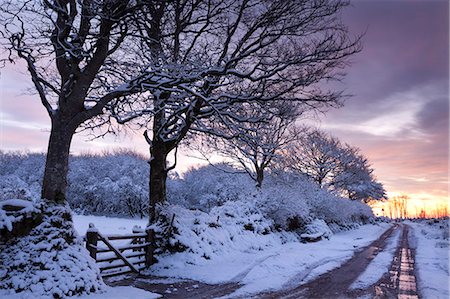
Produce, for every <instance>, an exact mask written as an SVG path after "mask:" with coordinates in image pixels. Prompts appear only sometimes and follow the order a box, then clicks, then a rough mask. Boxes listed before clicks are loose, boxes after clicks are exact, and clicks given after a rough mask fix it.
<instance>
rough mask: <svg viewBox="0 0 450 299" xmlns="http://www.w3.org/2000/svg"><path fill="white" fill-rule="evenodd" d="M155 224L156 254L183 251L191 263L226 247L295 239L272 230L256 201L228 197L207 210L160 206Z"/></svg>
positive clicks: (254, 247)
mask: <svg viewBox="0 0 450 299" xmlns="http://www.w3.org/2000/svg"><path fill="white" fill-rule="evenodd" d="M159 211H160V212H159V221H158V222H157V223H156V224H155V225H154V228H155V231H156V232H157V239H158V243H159V246H157V247H158V248H159V249H160V251H159V252H157V253H158V254H166V253H175V252H184V253H185V254H187V255H189V259H190V261H191V262H192V263H197V262H198V259H210V258H213V257H220V255H221V254H222V253H224V252H228V251H234V250H238V251H249V250H261V249H262V247H266V246H271V245H273V244H274V243H281V242H286V241H287V240H291V241H294V240H297V237H296V235H295V234H293V233H284V234H283V233H276V234H274V233H272V232H273V225H274V223H273V221H271V220H270V219H268V218H267V217H265V215H264V213H263V212H262V211H261V210H260V209H259V208H258V207H257V205H256V203H255V201H252V200H250V201H248V200H247V201H234V202H233V201H228V202H226V203H225V204H224V205H222V206H218V207H214V208H213V209H211V211H210V212H209V213H206V212H202V211H200V210H189V209H186V208H184V207H181V206H177V205H164V206H160V209H159Z"/></svg>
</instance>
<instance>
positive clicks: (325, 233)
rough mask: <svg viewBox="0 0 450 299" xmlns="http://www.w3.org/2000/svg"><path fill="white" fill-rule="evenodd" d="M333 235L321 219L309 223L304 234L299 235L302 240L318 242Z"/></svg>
mask: <svg viewBox="0 0 450 299" xmlns="http://www.w3.org/2000/svg"><path fill="white" fill-rule="evenodd" d="M332 235H333V232H332V231H331V229H330V228H329V227H328V225H327V224H326V223H325V221H323V220H321V219H314V220H313V221H312V222H311V223H308V224H307V225H306V227H305V232H304V233H303V234H301V235H300V237H301V238H302V239H303V240H319V239H329V238H330V237H331V236H332Z"/></svg>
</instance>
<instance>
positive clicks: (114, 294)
mask: <svg viewBox="0 0 450 299" xmlns="http://www.w3.org/2000/svg"><path fill="white" fill-rule="evenodd" d="M160 297H161V295H159V294H155V293H151V292H147V291H144V290H141V289H138V288H133V287H113V288H112V287H108V286H106V287H104V289H103V291H102V292H101V293H95V294H89V295H82V296H77V297H74V298H76V299H125V298H139V299H155V298H160ZM0 298H5V299H6V298H8V299H33V298H36V296H35V295H33V294H32V293H29V292H24V293H20V294H10V293H5V292H4V293H2V292H1V291H0ZM39 298H45V297H39ZM49 298H53V297H49Z"/></svg>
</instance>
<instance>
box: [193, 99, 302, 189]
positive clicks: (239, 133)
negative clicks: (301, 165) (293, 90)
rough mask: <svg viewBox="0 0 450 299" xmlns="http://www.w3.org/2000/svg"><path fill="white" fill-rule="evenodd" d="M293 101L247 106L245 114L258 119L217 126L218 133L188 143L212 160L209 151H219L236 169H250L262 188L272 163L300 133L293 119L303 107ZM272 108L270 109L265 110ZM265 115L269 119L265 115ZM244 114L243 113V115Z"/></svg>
mask: <svg viewBox="0 0 450 299" xmlns="http://www.w3.org/2000/svg"><path fill="white" fill-rule="evenodd" d="M297 106H298V105H296V104H295V103H293V102H281V103H275V105H272V107H265V108H266V109H264V110H262V111H261V109H259V110H258V109H251V108H250V109H247V110H250V111H241V114H246V115H245V118H248V119H257V120H258V121H256V122H252V121H249V122H245V123H243V124H240V125H234V126H223V125H222V124H220V123H218V124H216V125H215V126H214V125H213V124H211V126H214V130H215V132H220V134H216V135H219V136H229V138H223V137H218V136H216V135H206V134H203V135H202V136H200V138H199V140H197V141H194V142H190V143H189V147H190V148H192V149H194V150H196V151H198V152H200V153H201V155H202V156H203V157H205V158H206V159H207V160H208V161H210V155H220V156H222V157H224V158H225V159H227V160H228V161H230V162H231V163H232V164H233V166H234V167H235V168H236V169H239V170H242V171H244V172H245V173H247V174H248V175H249V176H250V178H251V179H252V180H254V181H255V182H256V186H257V187H258V188H261V186H262V183H263V180H264V172H265V170H266V169H267V168H268V167H270V165H271V164H272V162H273V161H274V160H275V158H276V157H277V156H278V155H279V154H280V152H281V151H282V150H283V149H285V148H286V147H287V146H288V145H289V143H290V142H291V141H292V140H295V139H296V138H297V136H298V135H299V133H298V131H297V130H294V126H293V123H294V122H295V120H296V119H297V117H298V116H299V115H300V114H301V111H300V110H299V108H298V107H297ZM267 110H271V111H270V112H266V111H267ZM264 115H265V117H266V118H268V119H264ZM243 117H244V115H243Z"/></svg>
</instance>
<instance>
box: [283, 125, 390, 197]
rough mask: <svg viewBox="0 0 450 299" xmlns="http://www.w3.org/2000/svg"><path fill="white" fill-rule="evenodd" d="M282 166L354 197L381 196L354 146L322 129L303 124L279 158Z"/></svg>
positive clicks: (322, 185) (380, 185)
mask: <svg viewBox="0 0 450 299" xmlns="http://www.w3.org/2000/svg"><path fill="white" fill-rule="evenodd" d="M281 164H282V165H283V167H285V168H287V169H289V170H291V171H294V172H299V173H303V174H306V175H307V176H308V177H310V178H311V179H312V180H313V181H314V182H316V183H317V184H318V185H319V186H320V187H321V188H325V189H328V190H331V191H333V192H335V193H337V194H339V195H343V196H346V197H348V198H350V199H354V200H364V201H367V200H370V199H382V198H385V196H386V195H385V190H384V187H383V185H382V184H381V183H379V182H378V181H377V180H376V179H375V177H374V175H373V171H374V170H373V168H372V167H371V166H370V164H369V162H368V160H367V158H365V157H364V156H363V155H362V154H361V153H360V150H359V149H358V148H355V147H352V146H350V145H348V144H343V143H342V142H341V141H340V140H339V139H337V138H336V137H333V136H331V135H330V134H327V133H325V132H323V131H320V130H317V129H313V128H308V127H305V128H304V129H303V132H302V136H300V137H299V138H297V140H296V141H295V142H293V143H292V144H291V145H290V146H289V147H288V148H287V150H286V151H284V153H283V157H282V159H281Z"/></svg>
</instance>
